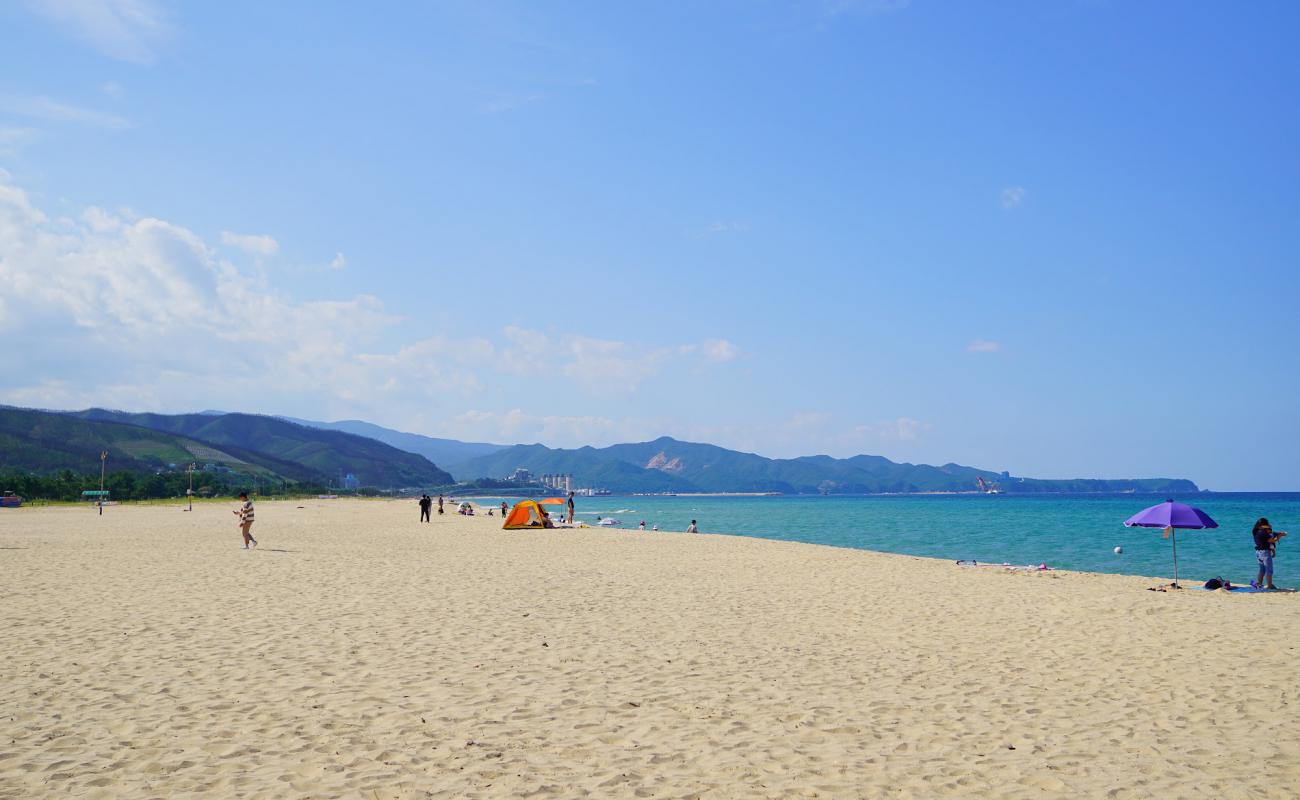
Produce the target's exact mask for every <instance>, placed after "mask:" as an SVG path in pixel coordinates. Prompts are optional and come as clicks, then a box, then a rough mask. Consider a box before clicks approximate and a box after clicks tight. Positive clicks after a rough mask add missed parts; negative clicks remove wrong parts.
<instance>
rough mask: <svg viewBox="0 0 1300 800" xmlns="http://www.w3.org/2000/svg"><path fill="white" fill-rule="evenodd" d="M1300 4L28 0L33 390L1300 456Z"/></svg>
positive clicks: (14, 50) (646, 432)
mask: <svg viewBox="0 0 1300 800" xmlns="http://www.w3.org/2000/svg"><path fill="white" fill-rule="evenodd" d="M1296 30H1300V6H1297V5H1296V4H1294V3H1290V2H1275V3H1270V2H1256V3H1248V4H1225V3H1222V2H1178V3H1174V2H1140V3H1132V2H1118V1H1115V2H1108V1H1107V0H1024V1H1023V2H1015V1H1014V0H1008V2H1003V3H996V4H984V3H941V2H928V1H927V0H913V1H912V2H907V0H859V1H858V2H854V1H853V0H827V1H826V2H814V1H810V2H799V3H785V2H766V1H764V0H748V1H746V2H710V3H688V2H665V3H600V2H588V3H582V2H557V3H545V4H535V3H522V2H521V3H496V2H449V3H397V2H391V3H378V4H369V5H362V6H358V5H357V4H345V3H337V4H330V3H317V2H311V3H305V2H304V3H294V2H278V3H261V2H238V1H236V2H227V3H169V2H163V0H102V1H101V2H91V1H90V0H47V2H30V3H26V2H14V3H6V4H0V342H3V344H4V357H5V361H6V368H5V369H4V370H2V371H0V403H5V404H11V405H20V406H30V407H41V408H55V409H71V408H85V407H89V406H103V407H110V408H119V409H127V410H149V411H160V412H186V411H197V410H203V409H221V410H227V411H247V412H256V413H266V414H285V415H290V416H296V417H304V418H310V419H325V420H335V419H365V420H368V421H371V422H375V423H377V424H381V425H385V426H389V427H393V428H397V429H400V430H405V431H413V432H416V433H424V434H428V435H434V436H445V437H451V438H458V439H464V440H470V441H491V442H502V443H514V442H542V443H544V444H547V445H551V446H565V447H570V446H578V445H583V444H593V445H598V446H599V445H607V444H611V443H615V442H620V441H641V440H646V439H649V438H653V437H656V436H659V435H671V436H675V437H677V438H681V439H686V440H691V441H707V442H712V443H715V444H719V445H723V446H726V447H732V448H737V449H742V450H747V451H752V452H758V453H761V454H763V455H768V456H774V457H788V456H797V455H810V454H817V453H826V454H830V455H834V456H848V455H853V454H857V453H869V454H880V455H884V456H887V457H890V458H893V459H895V460H903V461H912V462H922V463H933V464H942V463H946V462H950V461H951V462H957V463H962V464H969V465H973V466H978V467H982V468H988V469H996V470H1008V471H1010V472H1011V473H1013V474H1016V475H1025V476H1033V477H1047V478H1070V477H1112V478H1124V477H1188V478H1191V479H1193V480H1195V481H1197V483H1198V484H1200V485H1201V486H1202V487H1203V488H1209V489H1215V490H1225V491H1226V490H1300V458H1298V457H1297V453H1296V450H1297V445H1300V414H1297V408H1298V407H1300V403H1297V399H1298V396H1300V375H1298V372H1300V370H1298V368H1300V357H1298V356H1297V353H1298V352H1300V308H1297V306H1298V305H1300V302H1298V301H1300V50H1297V49H1296V48H1295V47H1294V46H1293V41H1292V40H1293V38H1294V32H1295V31H1296Z"/></svg>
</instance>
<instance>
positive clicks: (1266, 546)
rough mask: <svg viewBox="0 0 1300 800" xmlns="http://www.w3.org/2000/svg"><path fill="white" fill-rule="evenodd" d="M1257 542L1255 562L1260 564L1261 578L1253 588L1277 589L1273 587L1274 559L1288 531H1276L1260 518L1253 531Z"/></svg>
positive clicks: (1252, 534)
mask: <svg viewBox="0 0 1300 800" xmlns="http://www.w3.org/2000/svg"><path fill="white" fill-rule="evenodd" d="M1251 536H1252V537H1253V538H1254V540H1255V560H1256V561H1258V562H1259V577H1257V578H1256V579H1255V581H1254V582H1253V583H1251V586H1254V587H1256V588H1259V589H1276V588H1277V587H1276V586H1274V585H1273V557H1274V556H1276V555H1277V540H1278V539H1281V538H1282V537H1283V536H1286V531H1275V530H1273V526H1272V525H1270V524H1269V523H1268V520H1267V519H1265V518H1263V517H1260V518H1259V521H1258V522H1256V523H1255V527H1254V529H1253V530H1251Z"/></svg>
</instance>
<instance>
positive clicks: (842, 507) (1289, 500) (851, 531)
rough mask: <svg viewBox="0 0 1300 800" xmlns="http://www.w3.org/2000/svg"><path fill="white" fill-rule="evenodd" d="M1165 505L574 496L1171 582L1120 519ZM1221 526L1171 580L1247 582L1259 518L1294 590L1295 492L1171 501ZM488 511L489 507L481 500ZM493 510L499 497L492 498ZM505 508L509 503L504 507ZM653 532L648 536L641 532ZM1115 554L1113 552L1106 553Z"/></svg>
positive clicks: (603, 506)
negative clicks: (1275, 539) (1273, 535)
mask: <svg viewBox="0 0 1300 800" xmlns="http://www.w3.org/2000/svg"><path fill="white" fill-rule="evenodd" d="M1165 499H1166V498H1164V497H1158V496H1153V495H1132V494H1114V495H1046V496H1033V495H1029V496H1026V495H921V496H917V495H912V496H869V497H788V496H776V497H698V496H696V497H685V496H683V497H648V496H647V497H642V496H613V497H579V498H577V510H578V519H580V520H584V521H587V522H589V523H590V522H593V521H594V520H595V518H596V517H597V516H603V517H614V518H615V519H618V520H619V521H620V523H621V524H620V526H619V527H622V528H636V527H637V524H638V523H639V522H641V521H642V520H644V521H645V524H646V528H647V530H649V529H650V528H651V527H652V526H654V525H658V526H659V528H660V531H661V533H660V534H658V535H670V534H669V533H668V532H672V531H683V530H685V529H686V526H687V525H688V524H689V523H690V521H691V520H692V519H695V520H698V521H699V527H700V531H702V532H704V533H726V534H735V535H740V536H755V537H759V538H764V539H784V540H788V541H795V542H811V543H814V544H824V545H833V546H836V547H854V548H860V549H865V550H879V551H882V552H887V553H905V554H908V555H918V556H932V557H934V558H944V559H952V560H954V561H955V560H958V559H975V560H978V561H992V562H1004V561H1005V562H1009V563H1012V564H1040V563H1046V564H1047V565H1048V566H1050V567H1056V568H1059V569H1070V570H1085V571H1088V572H1112V573H1120V574H1126V575H1150V576H1160V577H1172V574H1173V558H1172V555H1171V553H1170V543H1169V540H1167V539H1163V538H1161V531H1159V530H1153V529H1150V528H1125V527H1124V524H1123V523H1124V520H1125V519H1127V518H1128V517H1130V516H1132V515H1133V514H1135V513H1137V512H1138V511H1141V510H1142V509H1144V508H1146V507H1147V506H1151V505H1155V504H1156V503H1158V502H1161V501H1162V500H1165ZM1172 499H1174V500H1178V501H1179V502H1184V503H1189V504H1191V505H1194V506H1197V507H1199V508H1201V509H1202V510H1204V511H1205V512H1206V513H1208V514H1209V515H1210V516H1211V517H1213V518H1214V520H1215V521H1216V522H1218V523H1219V527H1218V528H1217V529H1213V530H1204V531H1180V532H1179V533H1178V568H1179V576H1180V578H1181V579H1182V580H1184V581H1186V582H1191V581H1193V580H1199V581H1204V580H1206V579H1207V578H1211V577H1214V576H1216V575H1222V576H1223V577H1225V578H1227V579H1229V580H1231V581H1232V582H1234V583H1237V582H1240V583H1243V584H1244V583H1246V582H1248V581H1249V580H1250V579H1252V578H1254V576H1255V568H1256V563H1255V553H1254V544H1253V541H1252V539H1251V536H1250V530H1251V527H1252V526H1253V525H1254V523H1255V520H1256V519H1258V518H1259V517H1268V519H1269V521H1270V522H1272V523H1273V527H1274V528H1276V529H1278V530H1286V531H1292V532H1293V533H1292V535H1291V536H1289V537H1288V538H1286V539H1283V540H1282V542H1281V544H1280V545H1279V546H1278V556H1277V563H1276V570H1277V579H1276V580H1277V584H1278V585H1279V586H1285V587H1289V588H1294V587H1297V586H1300V493H1205V494H1199V495H1195V496H1189V497H1174V498H1172ZM482 502H484V503H489V502H491V500H489V499H484V500H483V501H482ZM496 502H497V503H498V504H499V503H500V499H497V501H496ZM511 502H513V500H511ZM647 535H655V534H647ZM1117 546H1119V547H1122V548H1124V552H1123V553H1122V554H1121V555H1116V554H1115V553H1114V549H1115V547H1117Z"/></svg>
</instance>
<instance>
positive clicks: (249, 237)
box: [221, 231, 280, 256]
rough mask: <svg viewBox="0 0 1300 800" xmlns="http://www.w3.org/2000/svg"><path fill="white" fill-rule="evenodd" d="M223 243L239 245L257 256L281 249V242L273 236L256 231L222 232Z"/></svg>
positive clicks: (270, 253)
mask: <svg viewBox="0 0 1300 800" xmlns="http://www.w3.org/2000/svg"><path fill="white" fill-rule="evenodd" d="M221 243H222V244H228V245H230V246H231V247H238V248H239V249H240V250H243V251H245V252H247V253H252V254H253V255H255V256H272V255H275V254H276V252H277V251H279V249H280V243H279V242H277V241H276V240H275V238H274V237H273V236H270V235H267V234H264V233H262V234H256V233H232V232H230V231H222V232H221Z"/></svg>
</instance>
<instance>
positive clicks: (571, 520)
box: [564, 492, 573, 525]
mask: <svg viewBox="0 0 1300 800" xmlns="http://www.w3.org/2000/svg"><path fill="white" fill-rule="evenodd" d="M566 505H567V506H568V507H569V515H568V517H567V518H566V519H565V520H564V521H565V522H567V523H569V524H570V525H572V524H573V492H569V501H568V503H566Z"/></svg>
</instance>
